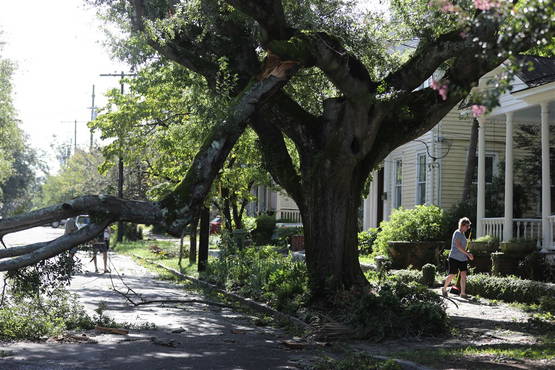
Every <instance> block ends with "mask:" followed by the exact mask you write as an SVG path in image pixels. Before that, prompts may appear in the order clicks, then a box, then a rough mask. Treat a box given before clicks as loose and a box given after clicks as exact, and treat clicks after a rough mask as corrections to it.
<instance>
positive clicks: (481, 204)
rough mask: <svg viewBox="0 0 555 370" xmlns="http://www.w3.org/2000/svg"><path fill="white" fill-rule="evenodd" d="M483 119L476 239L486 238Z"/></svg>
mask: <svg viewBox="0 0 555 370" xmlns="http://www.w3.org/2000/svg"><path fill="white" fill-rule="evenodd" d="M485 122H486V120H485V119H484V118H483V117H479V118H478V123H479V127H478V200H477V207H476V208H477V209H476V218H477V220H476V225H477V227H476V237H477V238H479V237H481V236H484V217H485V214H486V212H485V209H486V133H485Z"/></svg>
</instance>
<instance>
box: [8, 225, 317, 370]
mask: <svg viewBox="0 0 555 370" xmlns="http://www.w3.org/2000/svg"><path fill="white" fill-rule="evenodd" d="M62 233H63V229H61V228H60V229H52V228H48V227H42V228H35V229H32V230H29V231H24V232H20V233H17V234H12V235H10V236H9V238H6V239H7V240H8V241H9V245H11V246H13V245H18V244H23V243H32V242H37V241H41V240H48V239H52V238H54V237H56V236H57V235H60V234H62ZM77 256H78V257H79V258H80V259H81V261H82V263H83V272H82V273H80V274H78V275H77V276H75V277H74V279H73V280H72V283H71V286H70V290H71V291H73V292H74V293H76V294H77V295H78V297H79V300H80V302H81V303H82V304H83V305H84V306H85V308H86V309H87V311H88V312H89V314H90V315H91V316H93V315H94V314H95V312H94V310H95V309H97V308H98V307H99V305H100V303H101V302H103V305H105V307H106V310H105V311H104V314H105V315H108V316H109V317H111V318H112V319H114V320H115V321H116V322H120V323H122V322H129V323H132V324H134V325H135V326H136V327H139V329H131V330H130V331H129V334H127V335H116V334H105V333H100V332H97V331H95V330H90V331H79V332H75V333H73V334H74V335H75V336H78V337H83V338H86V339H87V341H85V342H84V343H67V342H66V341H64V340H62V341H61V342H60V341H57V340H50V341H42V342H38V343H37V342H15V343H1V342H0V369H21V370H23V369H26V370H31V369H33V370H34V369H37V370H38V369H47V370H53V369H60V370H62V369H63V370H67V369H132V370H138V369H257V370H258V369H298V368H302V367H303V365H304V364H306V363H307V362H310V361H311V360H313V359H314V358H315V357H319V356H321V348H316V347H314V348H312V347H311V348H304V349H291V348H288V347H286V346H284V343H283V342H284V341H285V340H290V339H291V335H290V334H287V333H286V332H285V331H283V330H281V329H279V328H274V327H270V326H258V325H257V324H256V323H257V320H256V318H255V317H253V316H252V315H250V314H246V313H244V312H241V311H237V310H235V309H233V308H230V307H218V306H215V305H210V304H203V303H193V302H191V303H184V304H177V303H168V304H149V305H144V306H133V305H132V304H130V303H129V302H128V301H127V300H126V299H125V298H124V297H123V296H122V295H121V294H119V293H117V292H116V290H118V291H121V292H129V294H130V297H131V298H132V299H133V300H135V301H136V302H139V301H141V299H146V300H158V299H179V300H189V301H190V300H210V298H206V297H203V296H202V295H201V294H199V293H196V292H193V291H190V290H187V289H184V287H183V286H180V285H176V284H173V283H170V282H167V281H161V280H157V278H156V276H155V275H154V274H152V273H151V272H149V271H147V270H146V269H145V268H143V267H141V266H139V265H137V264H136V263H135V262H134V261H133V260H132V259H131V258H129V257H127V256H122V255H117V254H115V253H113V252H110V253H109V263H110V269H111V273H107V274H98V273H94V272H93V271H94V268H93V266H92V263H91V262H90V256H89V255H88V254H87V253H86V252H79V253H78V254H77ZM152 325H155V326H156V328H155V329H141V327H145V326H152Z"/></svg>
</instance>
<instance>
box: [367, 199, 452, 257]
mask: <svg viewBox="0 0 555 370" xmlns="http://www.w3.org/2000/svg"><path fill="white" fill-rule="evenodd" d="M444 222H445V221H444V214H443V210H442V209H441V208H439V207H437V206H422V205H420V206H416V207H415V208H414V209H403V208H399V209H396V210H394V211H393V212H392V213H391V217H390V219H389V221H383V222H382V223H381V224H380V227H381V231H380V232H379V233H378V236H377V238H376V241H375V243H374V245H375V247H376V248H374V254H382V255H386V254H387V249H388V248H387V243H388V242H390V241H410V242H422V241H438V240H443V239H444V234H445V233H444Z"/></svg>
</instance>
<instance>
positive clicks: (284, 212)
mask: <svg viewBox="0 0 555 370" xmlns="http://www.w3.org/2000/svg"><path fill="white" fill-rule="evenodd" d="M276 216H277V217H276V219H278V220H289V221H293V222H301V212H300V211H299V210H298V209H280V210H278V211H277V215H276Z"/></svg>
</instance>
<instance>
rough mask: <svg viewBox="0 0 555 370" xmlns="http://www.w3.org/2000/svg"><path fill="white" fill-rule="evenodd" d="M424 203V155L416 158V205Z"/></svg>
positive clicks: (421, 154)
mask: <svg viewBox="0 0 555 370" xmlns="http://www.w3.org/2000/svg"><path fill="white" fill-rule="evenodd" d="M424 203H426V154H424V153H420V154H418V155H417V157H416V204H424Z"/></svg>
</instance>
